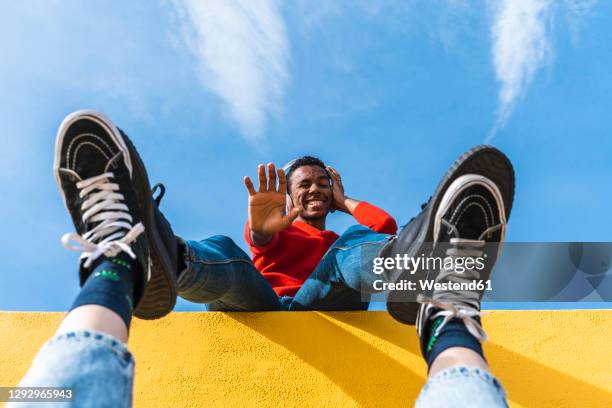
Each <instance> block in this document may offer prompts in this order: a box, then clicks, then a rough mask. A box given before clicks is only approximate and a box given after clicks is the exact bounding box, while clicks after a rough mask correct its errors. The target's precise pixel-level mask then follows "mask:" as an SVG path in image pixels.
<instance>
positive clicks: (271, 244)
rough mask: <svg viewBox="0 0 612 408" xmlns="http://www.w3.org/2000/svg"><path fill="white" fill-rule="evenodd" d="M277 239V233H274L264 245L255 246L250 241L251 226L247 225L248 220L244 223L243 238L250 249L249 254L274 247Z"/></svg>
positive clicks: (259, 252) (256, 253) (262, 251)
mask: <svg viewBox="0 0 612 408" xmlns="http://www.w3.org/2000/svg"><path fill="white" fill-rule="evenodd" d="M278 239H279V238H278V234H274V236H273V237H272V239H271V240H270V242H268V243H267V244H266V245H263V246H256V245H255V244H254V243H253V242H251V227H250V225H249V222H248V221H247V222H246V225H245V226H244V240H245V241H246V243H247V244H248V246H249V249H250V250H251V254H253V256H255V255H258V254H261V253H264V252H266V251H268V250H269V249H271V248H274V247H275V246H276V244H278Z"/></svg>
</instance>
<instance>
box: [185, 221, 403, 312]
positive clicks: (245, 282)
mask: <svg viewBox="0 0 612 408" xmlns="http://www.w3.org/2000/svg"><path fill="white" fill-rule="evenodd" d="M392 237H393V236H392V235H387V234H379V233H377V232H374V231H372V230H371V229H369V228H366V227H364V226H361V225H355V226H353V227H351V228H349V229H348V230H347V231H346V232H345V233H344V234H342V236H340V238H338V240H336V242H334V244H333V245H332V246H331V247H330V248H329V250H328V251H327V253H326V254H325V256H323V259H321V262H320V263H319V265H318V266H317V267H316V269H315V270H314V271H313V273H312V274H311V275H310V277H309V278H308V279H307V280H306V282H304V285H303V286H302V287H301V288H300V290H299V291H298V292H297V293H296V294H295V296H294V297H288V296H284V297H281V298H279V297H278V296H277V295H276V293H275V292H274V290H272V287H271V286H270V284H269V283H268V281H266V280H265V279H264V277H263V276H262V275H261V274H260V273H259V272H258V271H257V269H255V266H253V263H252V262H251V259H250V258H249V256H248V255H247V254H246V253H245V252H244V251H243V250H242V249H240V248H239V247H238V246H237V245H236V244H235V243H234V241H232V240H231V239H230V238H228V237H225V236H221V235H216V236H214V237H211V238H208V239H205V240H203V241H199V242H197V241H186V254H185V264H186V265H187V269H186V270H185V271H183V272H182V274H181V276H180V277H179V280H178V292H179V295H180V296H181V297H182V298H184V299H187V300H189V301H191V302H196V303H206V304H207V308H208V310H211V311H247V310H253V311H255V310H256V311H262V310H366V309H367V308H368V303H369V294H370V293H372V292H373V282H374V280H376V279H380V277H379V276H377V275H375V274H374V273H373V272H372V268H373V265H372V263H373V260H374V258H375V257H376V256H377V255H378V253H379V251H380V249H381V248H382V247H383V246H384V245H385V243H387V241H388V240H389V239H390V238H392ZM295 262H296V263H297V262H300V260H299V259H296V260H295ZM362 293H363V295H362Z"/></svg>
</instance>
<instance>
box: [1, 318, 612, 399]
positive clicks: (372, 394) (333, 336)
mask: <svg viewBox="0 0 612 408" xmlns="http://www.w3.org/2000/svg"><path fill="white" fill-rule="evenodd" d="M61 318H62V314H60V313H11V312H4V313H0V350H2V351H1V352H0V386H12V385H16V383H17V382H18V381H19V378H20V377H21V376H22V375H23V374H24V372H25V371H26V369H27V367H28V365H29V363H30V360H31V359H32V357H33V356H34V354H35V353H36V350H37V349H38V348H39V347H40V346H41V345H42V343H43V342H44V341H45V340H46V339H47V338H49V337H50V336H51V335H52V334H53V332H54V330H55V327H56V326H57V325H58V323H59V322H60V320H61ZM484 326H485V328H486V329H487V332H488V334H489V337H490V338H491V340H490V342H488V343H487V344H486V345H485V353H486V355H487V357H488V359H489V361H490V364H491V366H492V369H493V371H494V372H495V373H496V374H497V376H498V377H499V378H500V379H501V381H502V383H503V384H504V385H505V387H506V389H507V391H508V393H509V397H510V402H511V405H512V406H517V407H518V406H524V407H557V408H558V407H611V406H612V369H611V364H612V330H611V329H612V310H607V311H550V312H549V311H521V312H516V311H497V312H490V313H489V314H488V315H486V316H485V319H484ZM131 333H132V337H131V339H130V343H129V346H130V349H131V350H132V352H133V353H134V355H135V357H136V361H137V364H136V375H137V378H136V387H135V405H136V406H137V407H155V406H164V407H165V406H168V407H170V406H172V407H202V406H235V407H247V406H264V407H265V406H273V407H277V406H298V407H306V406H308V407H310V406H327V407H329V406H376V407H384V406H390V407H395V406H411V405H412V402H413V401H414V399H415V398H416V396H417V394H418V392H419V389H420V387H421V386H422V385H423V383H424V381H425V372H426V367H425V365H424V363H423V361H422V359H421V357H420V354H419V351H418V344H417V339H416V335H415V333H414V328H412V327H408V326H402V325H400V324H397V323H395V322H394V321H393V320H392V319H391V318H390V317H388V315H387V314H386V313H383V312H335V313H318V312H302V313H298V312H291V313H289V312H271V313H172V314H171V315H170V316H168V317H166V318H164V319H161V320H158V321H142V320H136V321H135V322H134V325H133V327H132V330H131Z"/></svg>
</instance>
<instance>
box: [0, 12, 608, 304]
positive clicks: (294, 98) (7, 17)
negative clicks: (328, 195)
mask: <svg viewBox="0 0 612 408" xmlns="http://www.w3.org/2000/svg"><path fill="white" fill-rule="evenodd" d="M611 27H612V3H610V2H603V1H588V0H584V1H578V0H565V1H556V2H552V1H546V0H534V1H532V2H511V1H509V0H500V1H497V2H493V1H475V2H472V1H460V0H452V1H451V0H447V1H442V0H439V1H434V2H420V3H418V4H417V2H391V1H376V0H375V1H367V2H366V1H357V2H350V3H349V2H342V1H338V2H334V1H306V0H304V1H293V2H287V3H284V4H280V3H276V2H274V1H268V0H262V1H257V2H256V1H238V2H225V3H221V2H216V3H215V2H195V1H191V0H177V1H162V2H159V3H156V2H150V1H135V2H114V3H113V4H112V6H109V3H108V2H101V1H89V2H78V1H61V2H59V1H52V0H45V1H42V0H41V1H24V2H5V3H3V5H2V12H1V13H0V61H2V62H1V64H0V94H1V95H2V98H1V99H0V142H1V149H0V161H1V162H2V164H3V166H2V169H3V171H2V173H0V183H1V185H2V187H3V193H4V197H5V199H4V200H2V202H0V220H1V225H2V226H3V228H4V234H3V236H2V238H0V254H1V255H2V259H3V272H2V273H1V274H0V310H65V309H66V308H68V307H69V305H70V303H71V302H72V300H73V298H74V296H75V294H76V293H77V292H78V283H77V272H76V263H77V256H78V255H77V254H76V253H73V252H69V251H66V250H65V249H63V248H62V246H61V244H60V242H59V238H60V236H61V235H62V234H63V233H65V232H70V231H71V229H72V226H71V223H70V219H69V216H68V214H67V213H66V211H65V209H64V208H63V205H62V202H61V199H60V195H59V192H58V191H57V187H56V185H55V182H54V179H53V176H52V172H51V166H52V161H53V142H54V138H55V132H56V130H57V127H58V125H59V123H60V122H61V120H62V119H63V117H64V116H65V115H66V114H68V113H69V112H71V111H72V110H75V109H80V108H94V109H97V110H100V111H102V112H105V113H106V114H107V115H109V116H110V117H111V118H112V119H113V120H114V121H115V122H116V123H117V124H118V125H119V126H120V127H122V128H123V129H124V130H125V131H126V132H127V133H128V134H129V135H130V137H131V138H132V139H133V140H134V142H135V143H136V145H137V147H138V149H139V151H140V152H141V154H142V156H143V158H144V160H145V162H146V164H147V167H148V170H149V175H150V178H151V181H152V182H153V183H155V182H157V181H161V182H163V183H165V185H166V187H167V194H166V198H165V199H164V202H163V207H162V208H163V210H164V211H165V213H166V215H167V217H168V218H169V219H170V220H171V222H172V224H173V227H174V228H175V230H176V232H177V233H178V234H179V235H181V236H183V237H185V238H189V239H202V238H205V237H207V236H209V235H213V234H225V235H229V236H230V237H232V238H234V240H236V242H238V243H239V245H241V246H243V247H245V245H244V242H243V239H242V235H241V231H242V228H243V225H244V221H245V218H246V194H245V191H244V187H243V185H242V181H241V179H242V176H244V175H247V174H248V175H254V173H255V168H256V165H257V164H258V163H260V162H268V161H274V162H276V163H281V164H282V163H284V162H286V161H288V160H290V159H292V158H294V157H296V156H298V155H303V154H314V155H317V156H319V157H321V158H322V159H323V160H325V161H326V162H328V163H329V164H331V165H333V166H334V167H336V168H337V169H338V170H339V171H340V173H341V174H342V176H343V180H344V183H345V188H346V192H347V194H349V195H351V196H353V197H355V198H358V199H365V200H368V201H371V202H372V203H374V204H377V205H379V206H381V207H383V208H385V209H386V210H387V211H388V212H389V213H391V214H392V215H393V216H394V217H396V219H397V220H398V221H399V222H400V223H404V222H406V221H407V220H408V219H410V218H411V217H412V216H413V215H414V214H415V213H416V212H417V211H418V209H419V205H420V204H421V203H422V202H423V201H425V200H426V199H427V197H428V196H429V194H430V193H431V192H432V191H433V189H434V187H435V185H436V183H437V181H438V179H439V177H440V176H441V175H442V173H443V172H444V171H445V170H446V168H447V167H448V165H449V164H450V163H451V162H452V161H453V160H454V159H455V157H456V156H457V155H459V154H460V153H462V152H463V151H464V150H466V149H468V148H469V147H470V146H472V145H475V144H479V143H482V142H484V141H485V140H488V141H490V142H491V143H493V144H494V145H496V146H497V147H499V148H500V149H502V150H503V151H504V152H506V153H507V154H508V156H509V157H510V158H511V159H512V161H513V163H514V165H515V169H516V175H517V190H516V200H515V205H514V209H513V213H512V218H511V220H510V223H509V228H508V239H509V240H511V241H610V231H611V230H612V217H611V216H610V211H609V207H608V203H610V202H611V201H612V183H611V182H610V175H611V174H612V161H611V158H610V156H611V152H612V138H611V137H610V132H611V129H612V123H611V122H612V115H610V107H611V103H610V98H612V71H611V70H610V67H611V66H612V53H610V52H609V44H610V41H611V40H612V28H611ZM351 222H352V221H351V219H350V218H349V217H348V216H344V215H334V216H332V217H331V219H330V222H329V226H330V227H331V228H332V229H334V230H336V231H342V230H343V229H345V228H346V227H347V226H349V225H350V224H351ZM177 310H201V306H199V305H195V306H192V305H189V304H187V303H186V302H180V303H179V306H178V309H177Z"/></svg>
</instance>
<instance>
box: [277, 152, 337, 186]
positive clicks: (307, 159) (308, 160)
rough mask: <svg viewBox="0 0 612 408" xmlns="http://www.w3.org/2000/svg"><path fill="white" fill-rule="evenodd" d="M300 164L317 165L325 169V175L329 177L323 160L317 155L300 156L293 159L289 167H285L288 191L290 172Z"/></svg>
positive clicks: (300, 165)
mask: <svg viewBox="0 0 612 408" xmlns="http://www.w3.org/2000/svg"><path fill="white" fill-rule="evenodd" d="M302 166H319V167H321V168H322V169H323V170H325V174H327V177H329V174H328V173H327V169H326V168H325V163H323V160H321V159H319V158H318V157H314V156H302V157H300V158H299V159H297V160H295V161H294V162H293V163H292V164H291V166H289V169H287V172H286V176H287V191H288V192H289V189H290V186H291V182H290V179H291V174H292V173H293V172H294V171H295V170H297V169H298V168H300V167H302Z"/></svg>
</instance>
